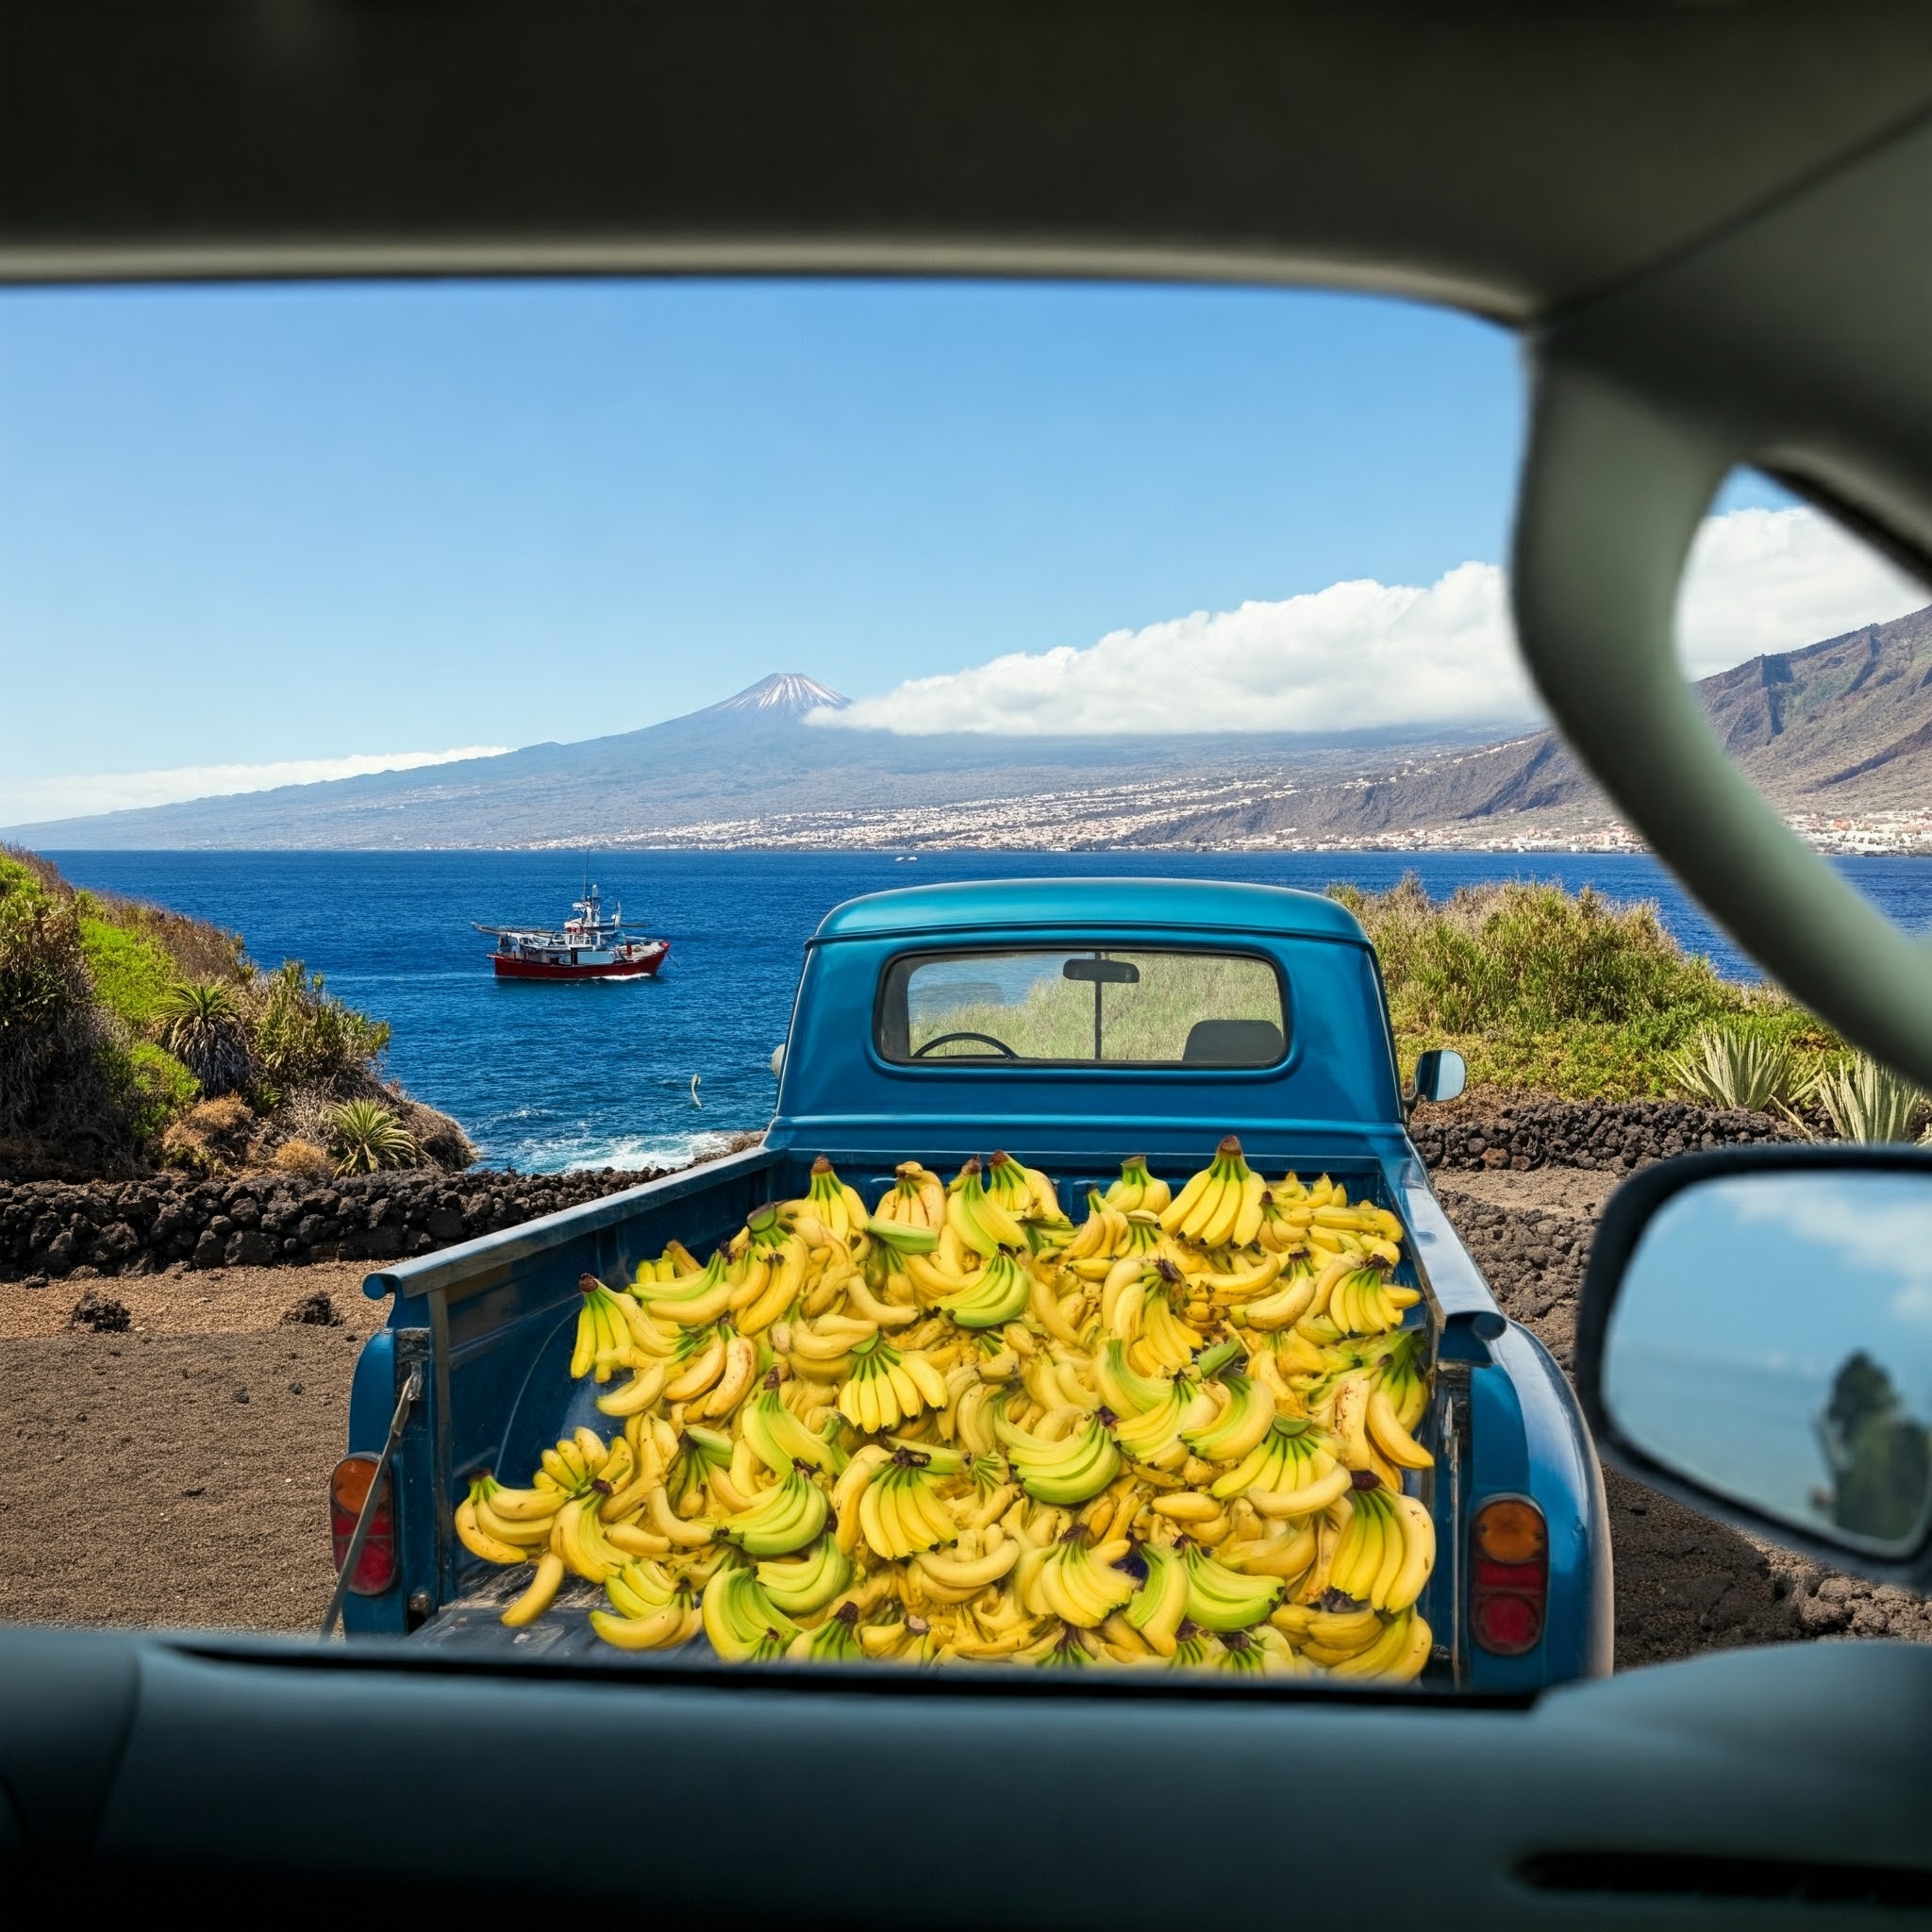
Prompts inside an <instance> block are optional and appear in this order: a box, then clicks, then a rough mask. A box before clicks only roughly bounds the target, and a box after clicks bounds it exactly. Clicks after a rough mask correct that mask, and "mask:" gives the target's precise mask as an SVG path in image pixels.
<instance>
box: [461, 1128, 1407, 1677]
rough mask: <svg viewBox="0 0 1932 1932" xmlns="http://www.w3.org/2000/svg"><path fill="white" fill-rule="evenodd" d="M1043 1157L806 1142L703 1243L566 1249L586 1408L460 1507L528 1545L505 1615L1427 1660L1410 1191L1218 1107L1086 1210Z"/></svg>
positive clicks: (781, 1641)
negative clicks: (1192, 1156)
mask: <svg viewBox="0 0 1932 1932" xmlns="http://www.w3.org/2000/svg"><path fill="white" fill-rule="evenodd" d="M1060 1194H1061V1191H1060V1189H1059V1188H1058V1187H1057V1186H1056V1185H1055V1182H1054V1181H1053V1179H1052V1178H1051V1177H1050V1176H1049V1175H1048V1174H1045V1173H1043V1172H1042V1171H1041V1169H1039V1168H1037V1167H1030V1166H1028V1165H1026V1164H1025V1163H1024V1160H1021V1159H1018V1158H1013V1157H1012V1156H1010V1155H1008V1154H1005V1153H995V1154H993V1155H992V1156H991V1157H990V1158H988V1159H987V1160H986V1161H984V1162H982V1161H980V1160H978V1159H968V1160H967V1161H966V1162H965V1163H964V1165H963V1166H962V1167H961V1168H960V1169H959V1172H958V1174H957V1176H956V1177H955V1179H954V1180H953V1182H952V1183H951V1185H950V1186H948V1185H946V1184H945V1183H944V1182H942V1181H941V1179H940V1177H939V1176H938V1174H935V1173H934V1172H933V1171H932V1170H931V1169H930V1168H929V1167H926V1166H925V1165H924V1164H923V1163H920V1162H912V1161H908V1162H906V1163H903V1164H902V1165H901V1166H900V1167H899V1168H898V1169H897V1170H896V1171H895V1172H894V1173H893V1174H892V1175H891V1178H890V1180H888V1181H886V1182H885V1183H884V1185H883V1191H882V1193H881V1194H880V1197H879V1199H878V1203H877V1206H876V1208H873V1209H872V1210H870V1211H869V1210H868V1209H867V1208H866V1205H865V1200H864V1197H863V1196H862V1195H861V1194H860V1193H859V1191H858V1190H857V1189H855V1188H853V1187H851V1186H849V1185H848V1184H847V1183H846V1182H844V1181H843V1180H841V1178H840V1176H839V1174H838V1173H837V1172H836V1170H835V1169H834V1168H833V1166H832V1164H831V1163H830V1161H828V1160H826V1159H824V1158H821V1159H819V1160H817V1161H815V1162H813V1164H812V1167H811V1170H810V1173H809V1175H808V1179H807V1181H806V1185H805V1187H804V1189H803V1190H802V1191H800V1192H799V1193H798V1194H797V1195H796V1197H795V1198H792V1199H789V1200H778V1201H774V1202H770V1203H767V1204H765V1205H764V1206H762V1207H760V1208H757V1209H755V1210H754V1211H753V1213H752V1214H751V1215H750V1216H749V1217H748V1219H747V1221H746V1223H745V1224H744V1226H743V1227H742V1228H741V1230H740V1231H739V1232H738V1233H737V1234H735V1235H733V1236H732V1237H731V1238H730V1239H729V1240H726V1241H723V1242H721V1243H720V1244H719V1245H718V1246H717V1247H716V1248H715V1250H714V1251H713V1252H712V1253H711V1254H710V1257H709V1258H708V1260H706V1261H703V1262H700V1261H699V1260H697V1259H696V1258H695V1257H693V1256H692V1255H691V1253H690V1251H689V1250H687V1249H686V1248H684V1247H683V1246H682V1245H681V1244H679V1243H677V1242H675V1241H674V1242H671V1243H669V1244H668V1245H667V1246H666V1248H665V1250H664V1252H663V1253H662V1255H660V1256H658V1257H655V1258H650V1259H645V1260H642V1261H640V1262H638V1263H636V1264H635V1265H634V1266H633V1267H632V1268H631V1269H630V1270H629V1272H628V1275H627V1279H628V1280H629V1282H630V1283H631V1285H630V1286H629V1287H627V1288H618V1287H611V1286H608V1285H606V1284H605V1283H603V1282H601V1281H598V1280H596V1279H595V1278H594V1277H591V1276H588V1275H587V1276H585V1277H584V1278H583V1280H582V1281H581V1282H580V1283H579V1290H580V1299H579V1301H578V1302H577V1304H576V1307H575V1330H574V1333H573V1334H572V1337H571V1339H572V1342H573V1348H572V1355H571V1367H572V1374H573V1375H574V1377H576V1378H580V1379H583V1380H586V1381H588V1382H589V1383H590V1384H591V1388H590V1389H588V1390H586V1391H585V1397H586V1399H587V1400H588V1401H589V1402H591V1403H594V1406H595V1410H596V1412H597V1414H598V1415H601V1417H603V1418H608V1422H599V1423H598V1426H597V1427H586V1428H580V1429H577V1430H575V1431H574V1432H573V1433H572V1434H570V1435H568V1436H566V1437H564V1438H562V1439H561V1440H560V1441H558V1442H556V1443H555V1444H554V1445H552V1446H551V1447H549V1448H546V1449H544V1450H542V1451H541V1455H540V1457H539V1458H538V1459H539V1464H540V1467H539V1469H538V1471H537V1472H536V1473H534V1474H533V1475H532V1477H531V1479H530V1484H529V1487H527V1488H525V1489H517V1488H512V1487H507V1486H505V1485H503V1484H501V1483H499V1482H497V1481H496V1479H495V1478H494V1476H492V1475H491V1474H488V1473H487V1472H486V1473H477V1474H473V1475H472V1476H471V1478H470V1480H469V1481H468V1483H467V1486H466V1487H467V1493H466V1494H465V1495H464V1496H463V1499H462V1500H461V1501H460V1502H459V1503H458V1505H457V1506H456V1507H455V1509H454V1510H453V1512H452V1513H453V1518H454V1530H455V1535H456V1538H457V1540H458V1542H459V1543H460V1545H461V1548H462V1550H463V1552H464V1553H465V1560H466V1561H467V1560H475V1561H476V1562H479V1563H486V1564H491V1565H500V1566H502V1567H503V1568H504V1569H506V1570H508V1571H513V1572H515V1573H516V1581H515V1583H514V1584H513V1585H512V1589H513V1590H515V1591H520V1593H518V1594H514V1595H512V1596H508V1597H507V1599H506V1600H507V1602H508V1607H507V1609H506V1610H505V1611H504V1613H503V1614H504V1618H505V1621H506V1622H507V1623H508V1624H511V1625H512V1626H518V1625H523V1624H530V1623H533V1622H535V1621H536V1620H538V1619H540V1618H554V1617H567V1616H585V1615H587V1616H588V1618H589V1624H590V1627H591V1630H592V1631H594V1632H595V1634H596V1635H597V1637H598V1638H599V1639H600V1640H601V1641H605V1642H608V1643H609V1644H610V1645H612V1646H613V1647H615V1648H618V1649H624V1650H632V1651H638V1652H649V1651H658V1652H665V1651H671V1650H675V1649H677V1648H679V1647H681V1646H683V1645H685V1644H695V1643H696V1642H697V1641H698V1640H700V1639H702V1640H703V1641H704V1643H705V1644H706V1645H707V1646H708V1649H709V1651H710V1652H711V1653H712V1654H713V1655H715V1656H716V1657H720V1658H723V1659H724V1660H726V1661H730V1662H741V1663H755V1662H770V1661H777V1660H779V1659H781V1658H783V1659H790V1660H791V1661H793V1662H811V1663H822V1664H823V1663H855V1662H866V1661H871V1662H874V1663H876V1662H880V1661H884V1660H888V1659H890V1660H893V1661H897V1662H903V1663H908V1664H915V1665H928V1664H929V1665H937V1664H943V1663H947V1662H951V1661H955V1660H959V1661H990V1662H1004V1663H1007V1664H1008V1665H1011V1664H1016V1663H1017V1664H1029V1663H1030V1664H1037V1665H1039V1666H1041V1667H1042V1668H1060V1669H1086V1668H1093V1667H1106V1668H1138V1669H1148V1668H1178V1669H1201V1670H1210V1669H1211V1670H1218V1671H1224V1672H1229V1673H1233V1674H1249V1675H1269V1674H1272V1675H1284V1674H1299V1675H1313V1674H1331V1675H1334V1676H1336V1677H1340V1678H1344V1679H1356V1678H1373V1679H1374V1680H1376V1681H1380V1682H1402V1681H1407V1679H1408V1678H1410V1677H1413V1676H1414V1675H1416V1674H1419V1673H1420V1672H1421V1671H1422V1670H1424V1668H1425V1667H1426V1666H1427V1663H1428V1660H1429V1657H1430V1656H1431V1654H1432V1648H1433V1645H1432V1639H1431V1636H1430V1633H1429V1628H1428V1625H1427V1624H1426V1623H1425V1622H1424V1619H1423V1617H1422V1616H1421V1615H1420V1614H1419V1606H1421V1605H1422V1603H1423V1602H1424V1597H1425V1595H1426V1592H1427V1590H1428V1586H1429V1579H1430V1576H1431V1574H1433V1570H1434V1564H1435V1556H1436V1546H1435V1526H1434V1520H1433V1516H1432V1513H1431V1510H1430V1507H1429V1506H1428V1505H1427V1503H1426V1502H1425V1501H1424V1499H1423V1496H1411V1495H1409V1494H1407V1493H1405V1491H1404V1490H1403V1484H1404V1483H1405V1482H1407V1483H1409V1484H1411V1485H1412V1486H1413V1485H1415V1484H1417V1483H1418V1482H1420V1484H1421V1485H1422V1487H1423V1491H1424V1496H1425V1495H1427V1494H1428V1488H1427V1485H1428V1480H1429V1478H1428V1476H1427V1474H1426V1473H1427V1472H1428V1471H1429V1470H1430V1468H1431V1467H1432V1462H1433V1458H1432V1457H1431V1454H1430V1451H1429V1449H1428V1447H1427V1446H1426V1444H1425V1441H1423V1440H1418V1439H1419V1437H1422V1438H1428V1436H1429V1431H1428V1429H1427V1428H1426V1427H1425V1426H1424V1418H1425V1416H1426V1415H1427V1413H1428V1408H1429V1362H1428V1356H1427V1352H1426V1351H1427V1334H1426V1331H1425V1330H1424V1329H1422V1328H1406V1327H1405V1326H1404V1325H1403V1324H1404V1321H1405V1319H1406V1317H1407V1309H1408V1308H1409V1307H1411V1306H1413V1305H1414V1304H1415V1303H1416V1302H1417V1301H1418V1300H1419V1298H1420V1291H1418V1290H1416V1289H1414V1288H1411V1287H1408V1286H1407V1285H1405V1284H1403V1283H1402V1282H1401V1281H1400V1280H1399V1279H1398V1278H1394V1277H1392V1276H1391V1272H1390V1270H1391V1265H1392V1264H1393V1263H1394V1262H1395V1261H1396V1260H1397V1259H1398V1258H1399V1256H1400V1253H1401V1245H1400V1244H1401V1241H1402V1240H1403V1232H1402V1228H1401V1224H1400V1223H1399V1222H1396V1221H1395V1220H1394V1217H1393V1216H1391V1215H1389V1214H1388V1213H1387V1212H1386V1210H1384V1209H1382V1208H1378V1207H1376V1206H1374V1204H1373V1203H1367V1202H1357V1203H1354V1204H1351V1203H1350V1201H1349V1199H1348V1196H1347V1194H1346V1193H1345V1192H1344V1191H1343V1190H1342V1189H1341V1186H1340V1185H1339V1184H1338V1183H1337V1182H1335V1181H1334V1180H1332V1179H1331V1178H1330V1177H1328V1176H1327V1175H1324V1176H1322V1178H1321V1179H1320V1180H1318V1181H1315V1182H1313V1183H1311V1184H1307V1185H1305V1184H1304V1183H1303V1182H1302V1181H1301V1180H1300V1179H1299V1178H1297V1177H1296V1176H1294V1175H1292V1174H1291V1175H1288V1176H1286V1177H1285V1178H1283V1179H1282V1180H1280V1181H1277V1182H1274V1183H1268V1182H1264V1180H1263V1179H1262V1177H1261V1176H1260V1174H1258V1173H1257V1172H1256V1171H1255V1170H1254V1169H1253V1168H1251V1167H1250V1166H1249V1165H1248V1163H1247V1160H1246V1158H1245V1157H1244V1156H1243V1154H1242V1151H1241V1144H1240V1142H1239V1141H1236V1140H1235V1139H1233V1138H1232V1137H1229V1138H1228V1139H1227V1140H1224V1141H1222V1142H1221V1144H1220V1146H1219V1147H1218V1148H1217V1149H1216V1150H1215V1154H1214V1157H1213V1159H1212V1160H1211V1161H1210V1162H1209V1164H1208V1166H1207V1167H1206V1168H1204V1169H1202V1170H1201V1171H1200V1172H1199V1173H1196V1174H1193V1175H1191V1177H1190V1178H1188V1179H1187V1180H1186V1181H1185V1183H1184V1184H1182V1185H1180V1186H1179V1187H1178V1190H1177V1191H1176V1189H1175V1188H1174V1186H1171V1185H1170V1184H1169V1183H1168V1182H1167V1181H1165V1180H1162V1179H1160V1178H1159V1177H1158V1176H1157V1175H1156V1174H1154V1173H1153V1172H1152V1170H1151V1168H1150V1165H1149V1163H1148V1161H1147V1160H1146V1159H1145V1158H1142V1157H1139V1156H1136V1157H1130V1158H1128V1159H1126V1160H1124V1161H1123V1162H1122V1164H1121V1171H1120V1174H1119V1177H1118V1178H1117V1179H1114V1180H1111V1181H1109V1182H1107V1183H1106V1184H1105V1187H1104V1191H1103V1190H1102V1188H1100V1187H1097V1186H1096V1187H1091V1188H1085V1189H1084V1190H1083V1198H1084V1201H1085V1209H1084V1213H1083V1216H1082V1218H1081V1220H1080V1222H1079V1224H1078V1225H1077V1226H1075V1225H1074V1224H1073V1223H1072V1222H1071V1221H1070V1220H1069V1219H1068V1218H1067V1215H1066V1213H1065V1211H1064V1210H1063V1208H1062V1207H1061V1201H1060ZM594 1420H596V1417H595V1416H593V1421H594ZM600 1428H608V1429H611V1430H615V1431H616V1432H617V1433H615V1434H614V1435H611V1436H609V1437H608V1439H607V1437H606V1436H605V1435H603V1434H600V1433H599V1429H600ZM573 1579H575V1580H573ZM566 1591H568V1592H569V1593H568V1594H566ZM592 1591H595V1592H598V1593H599V1594H598V1596H597V1597H596V1599H595V1600H594V1601H593V1602H587V1601H586V1598H587V1597H589V1596H590V1595H591V1592H592Z"/></svg>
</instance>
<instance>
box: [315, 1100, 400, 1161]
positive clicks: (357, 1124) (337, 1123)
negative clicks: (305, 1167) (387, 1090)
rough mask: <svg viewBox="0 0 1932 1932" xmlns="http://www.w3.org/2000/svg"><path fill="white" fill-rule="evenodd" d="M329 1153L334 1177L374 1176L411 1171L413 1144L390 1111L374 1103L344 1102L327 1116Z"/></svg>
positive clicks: (361, 1101) (369, 1101)
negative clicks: (381, 1170) (386, 1170)
mask: <svg viewBox="0 0 1932 1932" xmlns="http://www.w3.org/2000/svg"><path fill="white" fill-rule="evenodd" d="M328 1132H329V1151H330V1152H331V1153H332V1154H334V1156H335V1158H336V1172H337V1173H338V1174H374V1173H375V1172H376V1170H377V1169H378V1168H384V1167H412V1166H414V1165H415V1161H416V1143H415V1141H413V1140H412V1139H411V1138H410V1136H409V1132H408V1128H406V1127H405V1126H404V1125H403V1124H402V1122H401V1121H399V1120H398V1119H397V1118H396V1117H395V1115H394V1114H393V1113H391V1111H390V1109H389V1108H386V1107H384V1106H382V1105H381V1104H380V1103H379V1102H376V1101H374V1100H348V1101H344V1102H343V1103H342V1105H341V1107H339V1108H336V1110H335V1111H334V1113H332V1114H331V1115H330V1116H329V1122H328Z"/></svg>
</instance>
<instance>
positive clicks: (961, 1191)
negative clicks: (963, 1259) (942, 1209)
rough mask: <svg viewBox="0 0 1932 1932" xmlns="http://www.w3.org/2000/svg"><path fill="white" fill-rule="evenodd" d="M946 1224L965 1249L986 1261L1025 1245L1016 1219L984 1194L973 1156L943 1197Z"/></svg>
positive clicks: (983, 1185)
mask: <svg viewBox="0 0 1932 1932" xmlns="http://www.w3.org/2000/svg"><path fill="white" fill-rule="evenodd" d="M946 1222H947V1224H948V1225H949V1226H950V1227H951V1228H952V1230H953V1232H954V1233H955V1234H956V1235H958V1238H959V1240H960V1241H961V1242H962V1243H963V1244H964V1245H965V1246H967V1247H969V1248H971V1249H972V1250H973V1251H974V1253H975V1254H979V1255H984V1256H985V1257H987V1259H988V1260H991V1258H992V1257H993V1256H995V1255H996V1254H998V1253H999V1251H1000V1250H1001V1249H1002V1248H1024V1246H1025V1245H1026V1230H1025V1229H1024V1227H1022V1226H1021V1224H1020V1222H1019V1219H1018V1217H1017V1216H1015V1215H1012V1214H1009V1213H1008V1211H1007V1210H1006V1208H1003V1207H1001V1205H1000V1204H999V1203H998V1202H997V1201H996V1200H994V1199H993V1198H992V1196H991V1194H989V1193H988V1192H987V1191H986V1187H985V1184H984V1183H983V1182H982V1181H981V1179H980V1173H979V1160H978V1158H977V1157H976V1156H975V1157H974V1158H973V1159H971V1160H969V1161H968V1162H967V1163H966V1165H965V1166H964V1167H962V1168H961V1169H960V1170H959V1175H958V1179H957V1180H956V1181H955V1182H954V1183H953V1186H952V1188H951V1189H950V1190H949V1191H948V1192H947V1194H946Z"/></svg>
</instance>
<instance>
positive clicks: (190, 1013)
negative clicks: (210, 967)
mask: <svg viewBox="0 0 1932 1932" xmlns="http://www.w3.org/2000/svg"><path fill="white" fill-rule="evenodd" d="M156 1024H157V1025H158V1029H159V1032H160V1036H161V1044H162V1045H163V1046H165V1047H166V1048H167V1049H168V1051H169V1052H170V1053H172V1054H174V1055H175V1057H176V1058H178V1059H179V1060H180V1061H181V1062H182V1064H183V1065H185V1066H186V1067H187V1068H188V1070H189V1071H190V1072H191V1073H192V1074H193V1075H194V1077H195V1079H196V1080H197V1081H199V1082H200V1084H201V1088H202V1091H204V1092H206V1093H208V1094H210V1095H213V1094H218V1093H236V1092H239V1091H241V1090H242V1088H244V1087H246V1086H247V1085H248V1084H249V1081H250V1080H251V1079H252V1078H253V1076H254V1074H255V1056H254V1054H253V1052H252V1051H251V1049H250V1047H249V1043H248V1029H247V1026H246V1024H244V1023H243V1020H242V1005H241V1001H240V1000H239V999H238V998H237V996H236V994H235V991H234V990H233V988H231V987H228V986H225V985H224V984H223V982H222V981H221V980H219V979H201V980H176V981H175V984H174V985H173V986H171V987H169V988H168V990H167V991H166V992H165V993H164V994H163V995H162V997H161V1003H160V1008H159V1011H158V1013H157V1015H156Z"/></svg>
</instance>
